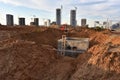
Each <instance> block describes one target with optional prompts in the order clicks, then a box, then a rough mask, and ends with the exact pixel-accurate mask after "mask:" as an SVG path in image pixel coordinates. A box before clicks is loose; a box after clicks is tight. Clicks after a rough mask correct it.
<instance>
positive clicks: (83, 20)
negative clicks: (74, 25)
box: [81, 19, 87, 27]
mask: <svg viewBox="0 0 120 80" xmlns="http://www.w3.org/2000/svg"><path fill="white" fill-rule="evenodd" d="M86 22H87V20H86V19H81V26H82V27H85V26H86Z"/></svg>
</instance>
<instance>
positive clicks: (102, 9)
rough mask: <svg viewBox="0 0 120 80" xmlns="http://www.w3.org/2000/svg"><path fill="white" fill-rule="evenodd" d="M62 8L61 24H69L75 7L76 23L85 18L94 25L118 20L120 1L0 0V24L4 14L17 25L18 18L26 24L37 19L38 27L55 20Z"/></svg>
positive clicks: (3, 22) (3, 21)
mask: <svg viewBox="0 0 120 80" xmlns="http://www.w3.org/2000/svg"><path fill="white" fill-rule="evenodd" d="M61 5H62V6H63V8H62V23H63V24H66V23H67V24H69V23H70V10H71V9H75V7H77V23H78V25H80V24H81V22H80V21H81V19H82V18H86V19H87V24H89V25H90V26H93V25H94V21H101V22H102V21H107V18H108V19H109V20H112V21H113V22H114V21H119V20H120V8H119V7H120V0H0V23H2V24H6V14H12V15H14V22H15V24H18V17H25V18H26V24H29V23H30V21H31V18H33V15H34V17H38V18H39V19H40V25H42V24H43V21H44V20H46V19H51V21H55V20H56V12H55V11H56V8H60V7H61Z"/></svg>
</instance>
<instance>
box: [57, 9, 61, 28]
mask: <svg viewBox="0 0 120 80" xmlns="http://www.w3.org/2000/svg"><path fill="white" fill-rule="evenodd" d="M56 24H57V25H59V26H60V25H61V9H59V8H58V9H56Z"/></svg>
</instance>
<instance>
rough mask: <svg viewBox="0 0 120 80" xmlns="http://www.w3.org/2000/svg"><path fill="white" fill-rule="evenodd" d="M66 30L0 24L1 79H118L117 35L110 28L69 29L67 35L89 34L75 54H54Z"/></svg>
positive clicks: (119, 38) (119, 53) (119, 42)
mask: <svg viewBox="0 0 120 80" xmlns="http://www.w3.org/2000/svg"><path fill="white" fill-rule="evenodd" d="M63 34H65V33H64V32H62V31H60V30H59V29H54V28H44V27H41V28H39V27H29V26H25V27H6V26H4V27H0V80H120V36H119V34H115V33H112V32H110V31H109V30H104V31H95V30H93V29H87V28H80V29H79V30H76V29H72V30H71V31H70V32H69V33H68V34H66V35H67V36H69V37H87V38H90V48H89V49H88V50H87V51H86V52H85V53H83V54H80V55H79V56H78V57H77V58H72V57H67V56H60V55H58V54H57V51H56V49H57V40H58V39H60V38H61V36H62V35H63Z"/></svg>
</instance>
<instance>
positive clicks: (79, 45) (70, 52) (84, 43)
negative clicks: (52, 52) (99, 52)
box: [58, 36, 89, 57]
mask: <svg viewBox="0 0 120 80" xmlns="http://www.w3.org/2000/svg"><path fill="white" fill-rule="evenodd" d="M88 48H89V38H73V37H64V36H63V37H62V39H59V40H58V52H59V53H60V54H62V55H65V56H72V57H76V56H77V55H78V54H80V53H83V52H85V51H86V50H87V49H88Z"/></svg>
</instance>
